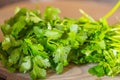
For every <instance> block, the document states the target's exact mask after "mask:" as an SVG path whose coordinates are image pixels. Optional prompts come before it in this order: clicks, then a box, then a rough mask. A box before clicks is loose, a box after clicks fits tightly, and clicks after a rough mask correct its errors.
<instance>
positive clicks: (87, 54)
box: [0, 1, 120, 80]
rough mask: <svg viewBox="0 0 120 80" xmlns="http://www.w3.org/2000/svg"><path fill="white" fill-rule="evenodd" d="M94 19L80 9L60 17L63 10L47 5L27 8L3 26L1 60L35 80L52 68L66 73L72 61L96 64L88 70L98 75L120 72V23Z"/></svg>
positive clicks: (0, 45) (7, 66) (8, 66)
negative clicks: (78, 14)
mask: <svg viewBox="0 0 120 80" xmlns="http://www.w3.org/2000/svg"><path fill="white" fill-rule="evenodd" d="M119 6H120V1H119V2H118V3H117V4H116V6H115V7H114V8H113V9H112V10H111V11H110V12H109V13H108V14H107V15H106V16H104V17H103V18H101V19H100V20H98V21H95V20H94V19H93V18H92V17H90V16H89V15H87V14H86V13H85V12H84V11H82V10H80V12H81V13H82V14H83V16H82V17H79V18H77V19H73V18H63V19H61V18H60V17H59V15H58V14H59V13H60V10H59V9H58V8H54V7H47V8H46V9H45V11H44V13H43V15H42V14H41V13H40V11H39V10H29V9H26V8H21V9H19V8H18V9H17V10H16V13H15V15H14V16H13V17H12V18H10V19H8V20H6V21H5V23H4V24H2V25H1V26H0V28H1V30H2V32H3V34H4V38H3V41H2V42H1V43H0V60H1V62H2V63H3V65H4V66H5V67H6V68H8V69H9V70H10V71H13V72H14V71H20V72H22V73H29V74H30V76H31V78H32V79H33V80H36V79H41V78H45V77H46V71H47V70H48V69H52V70H53V71H55V72H56V73H57V74H60V73H62V72H63V69H64V66H67V65H69V63H75V64H86V63H96V66H93V67H92V68H90V69H89V70H88V71H89V73H91V74H93V75H96V76H98V77H101V76H104V75H107V76H115V75H117V74H119V73H120V32H119V30H120V24H119V23H118V24H115V25H112V26H110V25H108V23H107V18H108V17H109V16H110V15H111V14H113V12H115V10H116V9H117V8H118V7H119Z"/></svg>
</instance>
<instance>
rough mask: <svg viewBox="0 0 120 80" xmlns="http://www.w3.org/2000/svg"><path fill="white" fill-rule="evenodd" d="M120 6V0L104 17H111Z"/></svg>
mask: <svg viewBox="0 0 120 80" xmlns="http://www.w3.org/2000/svg"><path fill="white" fill-rule="evenodd" d="M119 7H120V0H119V1H118V2H117V4H116V5H115V6H114V7H113V8H112V9H111V10H110V11H109V12H108V13H107V14H106V15H105V16H104V17H103V18H105V19H107V18H109V17H110V16H111V15H112V14H113V13H114V12H115V11H116V10H117V9H118V8H119Z"/></svg>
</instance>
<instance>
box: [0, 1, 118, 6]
mask: <svg viewBox="0 0 120 80" xmlns="http://www.w3.org/2000/svg"><path fill="white" fill-rule="evenodd" d="M21 1H29V2H53V1H95V2H104V3H105V2H107V3H113V2H117V1H118V0H0V7H3V6H6V5H9V4H13V3H19V2H21Z"/></svg>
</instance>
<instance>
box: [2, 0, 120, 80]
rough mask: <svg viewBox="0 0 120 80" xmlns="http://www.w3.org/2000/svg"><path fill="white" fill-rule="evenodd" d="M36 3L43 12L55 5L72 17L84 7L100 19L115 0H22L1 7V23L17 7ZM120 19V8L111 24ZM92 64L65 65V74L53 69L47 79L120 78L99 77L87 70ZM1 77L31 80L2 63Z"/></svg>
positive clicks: (114, 79) (91, 79) (112, 79)
mask: <svg viewBox="0 0 120 80" xmlns="http://www.w3.org/2000/svg"><path fill="white" fill-rule="evenodd" d="M35 5H39V6H40V9H41V12H43V10H44V9H45V7H46V6H48V5H49V6H55V7H58V8H60V9H61V14H60V16H61V17H72V18H77V17H79V16H81V14H80V13H79V11H78V10H79V9H83V10H84V11H85V12H86V13H88V14H89V15H91V16H93V17H94V18H95V19H99V18H100V17H102V16H104V15H105V14H106V13H107V12H108V11H109V10H110V9H111V8H112V7H113V6H114V5H115V2H104V3H103V2H102V1H98V2H96V1H94V0H93V1H92V0H91V1H90V0H89V1H86V0H81V1H59V2H56V1H55V2H39V3H31V2H26V1H24V2H20V3H15V4H11V5H7V6H4V7H2V8H0V23H3V22H4V20H6V19H8V18H10V17H11V16H13V15H14V10H15V8H16V7H27V8H30V9H34V8H35ZM118 20H120V9H119V10H117V11H116V13H115V14H114V15H112V16H111V17H110V18H109V19H108V21H109V24H114V23H116V22H117V21H118ZM1 40H2V33H1V32H0V41H1ZM91 66H92V65H91V64H88V65H77V66H76V65H73V64H71V65H69V66H67V67H65V70H64V72H63V74H61V75H57V74H55V73H54V72H52V71H48V75H47V78H46V80H120V77H119V76H117V77H114V78H112V77H106V76H105V77H101V78H97V77H95V76H92V75H90V74H88V72H87V70H88V68H89V67H91ZM0 77H3V78H6V80H31V79H30V77H29V76H28V74H20V73H9V72H8V71H7V70H6V69H5V68H3V67H2V65H1V64H0Z"/></svg>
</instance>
